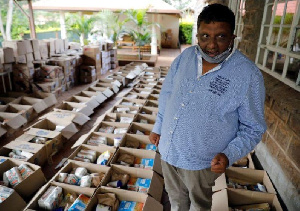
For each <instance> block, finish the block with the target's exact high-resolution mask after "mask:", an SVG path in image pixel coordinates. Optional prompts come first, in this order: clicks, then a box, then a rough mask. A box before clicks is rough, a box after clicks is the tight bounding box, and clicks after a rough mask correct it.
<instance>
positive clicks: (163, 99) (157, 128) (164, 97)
mask: <svg viewBox="0 0 300 211" xmlns="http://www.w3.org/2000/svg"><path fill="white" fill-rule="evenodd" d="M179 59H180V56H178V57H177V58H176V59H175V60H174V61H173V62H172V64H171V67H170V70H169V72H168V74H167V76H166V78H165V80H164V82H163V86H162V88H161V92H160V94H159V99H158V114H157V117H156V121H155V124H154V127H153V129H152V132H154V133H156V134H159V135H160V134H161V126H162V122H163V118H164V113H165V108H166V103H167V101H168V99H169V97H170V95H171V93H172V89H173V78H174V76H175V74H176V72H177V66H178V62H179Z"/></svg>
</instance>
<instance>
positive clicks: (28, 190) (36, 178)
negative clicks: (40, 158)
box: [0, 158, 46, 201]
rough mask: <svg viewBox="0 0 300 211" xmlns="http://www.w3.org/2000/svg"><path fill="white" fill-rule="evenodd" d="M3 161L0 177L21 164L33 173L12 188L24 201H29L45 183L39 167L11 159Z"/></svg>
mask: <svg viewBox="0 0 300 211" xmlns="http://www.w3.org/2000/svg"><path fill="white" fill-rule="evenodd" d="M5 159H6V160H5V161H4V162H3V163H1V164H0V174H1V175H3V173H4V172H6V171H8V170H10V169H11V168H13V167H18V166H20V165H21V164H26V165H27V166H28V167H30V168H31V169H32V170H33V171H34V172H33V173H32V174H31V175H30V176H28V177H27V178H26V179H24V180H23V181H22V182H21V183H19V184H18V185H16V186H15V187H14V190H15V191H16V192H17V193H18V194H19V195H20V196H21V197H22V198H23V199H24V201H29V200H30V199H31V198H32V197H33V195H34V194H35V193H36V192H37V191H38V190H39V189H40V188H41V187H42V186H43V185H44V184H45V183H46V179H45V176H44V174H43V172H42V169H41V167H39V166H37V165H34V164H32V163H28V162H24V161H19V160H16V159H12V158H5ZM1 177H2V176H1Z"/></svg>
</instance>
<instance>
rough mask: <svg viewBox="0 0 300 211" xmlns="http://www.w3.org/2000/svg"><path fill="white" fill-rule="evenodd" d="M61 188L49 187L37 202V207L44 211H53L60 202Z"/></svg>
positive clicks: (61, 196)
mask: <svg viewBox="0 0 300 211" xmlns="http://www.w3.org/2000/svg"><path fill="white" fill-rule="evenodd" d="M62 198H63V194H62V188H61V187H57V186H50V187H49V188H48V189H47V191H46V192H45V193H44V194H43V195H42V197H41V198H40V199H39V200H38V204H39V207H40V208H41V209H45V210H54V209H56V208H58V205H59V204H60V202H61V201H62Z"/></svg>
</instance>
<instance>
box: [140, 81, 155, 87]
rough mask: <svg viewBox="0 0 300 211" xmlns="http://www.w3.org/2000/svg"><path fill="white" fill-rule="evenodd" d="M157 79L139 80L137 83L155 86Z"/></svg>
mask: <svg viewBox="0 0 300 211" xmlns="http://www.w3.org/2000/svg"><path fill="white" fill-rule="evenodd" d="M157 83H158V82H157V81H146V80H140V81H139V84H141V85H148V86H156V85H157Z"/></svg>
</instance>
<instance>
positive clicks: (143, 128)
mask: <svg viewBox="0 0 300 211" xmlns="http://www.w3.org/2000/svg"><path fill="white" fill-rule="evenodd" d="M153 126H154V125H152V124H143V123H137V122H134V123H132V124H131V125H130V127H129V128H128V133H131V134H138V135H145V136H148V135H150V133H151V131H152V130H153ZM138 131H140V132H142V133H143V134H139V133H137V132H138Z"/></svg>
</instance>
